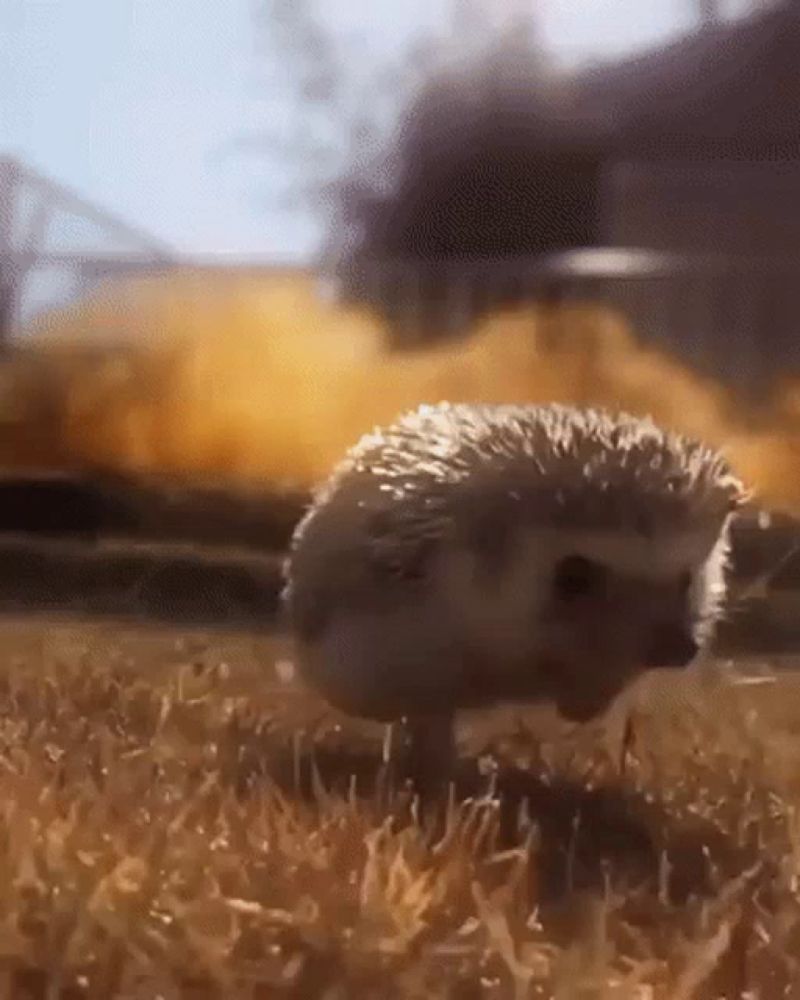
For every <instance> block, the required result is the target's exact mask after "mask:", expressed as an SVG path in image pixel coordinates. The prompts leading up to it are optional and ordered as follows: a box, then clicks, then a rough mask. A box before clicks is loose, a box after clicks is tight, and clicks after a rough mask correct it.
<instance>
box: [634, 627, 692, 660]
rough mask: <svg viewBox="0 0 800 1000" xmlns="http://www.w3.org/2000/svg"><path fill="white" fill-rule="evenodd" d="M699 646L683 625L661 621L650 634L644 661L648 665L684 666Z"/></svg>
mask: <svg viewBox="0 0 800 1000" xmlns="http://www.w3.org/2000/svg"><path fill="white" fill-rule="evenodd" d="M699 648H700V647H699V646H698V645H697V643H696V642H695V640H694V638H693V637H692V635H691V634H690V633H689V631H688V629H687V628H686V626H685V625H677V624H674V623H672V622H663V623H661V624H659V625H656V626H655V628H654V629H653V631H652V633H651V635H650V642H649V644H648V646H647V652H646V656H645V662H646V665H647V666H648V667H685V666H686V665H687V664H688V663H691V661H692V660H693V659H694V658H695V656H696V655H697V652H698V649H699Z"/></svg>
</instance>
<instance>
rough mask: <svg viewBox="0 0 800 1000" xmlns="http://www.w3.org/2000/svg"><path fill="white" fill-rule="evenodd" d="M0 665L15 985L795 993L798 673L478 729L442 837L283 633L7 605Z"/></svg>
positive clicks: (280, 992)
mask: <svg viewBox="0 0 800 1000" xmlns="http://www.w3.org/2000/svg"><path fill="white" fill-rule="evenodd" d="M0 649H2V657H0V810H2V820H1V821H0V877H2V884H3V886H4V890H3V893H2V895H0V995H2V996H8V997H14V998H20V1000H23V998H37V1000H38V998H43V1000H44V998H47V1000H49V998H56V997H58V998H71V1000H72V998H82V997H97V998H153V1000H154V998H156V997H164V998H165V1000H172V998H178V997H181V998H183V997H192V998H200V997H220V998H222V997H231V998H238V997H242V998H244V997H247V998H268V997H278V998H279V997H292V998H298V1000H299V998H302V1000H314V998H320V1000H321V998H326V1000H338V998H340V997H341V998H349V997H359V998H361V997H363V998H373V997H374V998H393V997H398V998H400V997H403V998H406V997H409V998H410V997H414V998H422V997H433V998H440V997H441V998H445V997H447V998H459V1000H460V998H472V997H474V998H478V997H481V998H483V997H486V998H495V997H497V998H506V997H508V998H514V1000H517V998H519V1000H521V998H527V997H560V998H570V1000H571V998H579V997H580V998H583V997H586V998H589V997H591V998H594V997H598V998H599V997H603V998H606V997H608V998H612V997H613V998H629V997H630V998H634V997H636V998H653V1000H655V998H661V997H664V998H669V1000H688V998H690V997H691V998H694V997H698V998H699V997H708V998H712V997H714V998H716V997H729V998H735V997H736V998H738V997H753V998H755V997H758V998H762V997H763V998H772V997H794V996H800V812H799V811H798V807H799V806H800V671H797V672H796V671H794V670H793V669H792V662H791V660H790V661H789V662H788V663H784V664H780V665H779V666H780V667H781V669H780V670H777V671H775V672H772V671H769V670H766V671H765V670H764V669H763V668H764V665H763V664H759V663H754V664H740V672H741V675H742V676H745V677H750V676H753V677H756V678H757V679H758V680H759V681H760V682H759V683H752V684H746V685H739V684H733V683H732V682H731V679H730V676H729V674H730V671H729V670H728V669H727V667H726V666H725V665H724V664H723V665H718V666H717V667H714V668H712V667H709V668H708V669H707V670H706V671H699V672H696V673H690V674H686V675H685V676H682V677H681V678H680V679H676V678H675V677H674V676H673V677H671V678H670V677H667V676H663V675H662V676H659V675H653V676H652V677H649V678H647V679H646V680H645V681H643V682H642V683H641V684H640V685H639V686H638V687H637V688H636V689H634V690H633V691H632V692H631V693H630V694H629V696H628V697H627V698H625V699H623V701H622V702H621V703H620V705H619V707H615V708H614V709H613V710H612V713H611V716H610V718H609V720H607V722H606V723H605V724H603V725H597V726H591V727H588V728H587V729H585V730H567V729H565V728H564V727H563V726H562V725H561V724H560V723H559V722H558V719H557V718H556V716H555V715H554V714H552V713H550V712H549V710H547V708H546V707H540V708H530V709H525V710H522V709H519V710H513V711H512V710H510V709H509V710H505V709H504V710H497V711H495V712H491V713H478V714H475V715H474V716H470V717H465V718H464V719H463V720H462V727H461V731H460V737H459V738H460V746H461V751H462V765H463V768H462V769H463V773H462V774H460V775H459V789H458V795H457V796H456V797H455V798H454V799H453V802H452V805H451V809H450V811H449V814H448V818H447V821H446V825H445V827H444V829H441V828H440V829H438V830H436V829H430V828H429V829H426V828H424V827H421V826H420V825H419V824H418V823H416V821H415V814H414V810H413V806H412V805H410V803H409V799H408V795H407V794H406V793H405V792H404V791H403V790H402V789H395V790H394V793H392V791H391V789H389V788H388V787H387V784H386V772H385V769H384V768H382V766H381V760H382V750H383V746H384V737H385V733H384V730H383V728H382V727H380V726H375V725H371V724H366V723H364V724H359V723H356V722H354V721H352V720H347V719H344V718H341V717H339V716H338V715H336V713H334V712H332V711H331V710H329V709H327V708H326V706H325V705H323V704H322V703H320V702H319V701H318V700H317V699H316V698H315V697H313V696H312V695H311V694H309V693H308V692H307V691H304V690H303V689H302V687H301V686H300V685H299V684H298V682H296V681H295V680H294V679H293V678H292V676H291V671H290V669H289V666H288V664H290V660H289V659H288V656H289V655H290V654H289V651H288V649H287V647H286V644H285V642H284V641H283V640H282V639H281V638H280V637H279V636H273V637H270V636H269V635H261V636H259V637H253V636H252V635H250V636H248V635H247V634H244V633H239V634H235V633H225V632H222V631H215V632H212V631H209V630H206V631H203V630H201V629H194V630H182V631H178V630H174V629H167V628H160V629H159V628H155V627H153V626H148V625H146V624H140V625H137V624H133V623H130V622H128V623H127V624H119V623H114V622H107V623H104V624H98V623H96V622H94V623H93V622H91V621H88V620H86V621H84V620H81V619H78V618H73V619H67V618H61V619H57V618H41V617H40V618H36V617H27V618H16V619H14V618H8V617H6V618H4V619H2V621H1V622H0ZM767 666H769V665H767ZM755 668H758V669H755ZM629 713H630V714H631V717H632V719H633V720H634V724H633V732H634V740H633V743H632V745H631V747H630V751H629V753H628V756H627V761H626V764H625V768H624V772H621V770H620V753H619V748H620V733H621V723H622V720H623V719H624V718H625V717H626V716H627V715H628V714H629Z"/></svg>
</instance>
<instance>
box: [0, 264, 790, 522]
mask: <svg viewBox="0 0 800 1000" xmlns="http://www.w3.org/2000/svg"><path fill="white" fill-rule="evenodd" d="M31 343H32V345H34V347H35V348H36V352H35V353H33V354H32V355H31V358H28V359H26V358H24V357H23V358H21V359H20V360H19V361H17V362H15V363H13V364H12V365H11V367H9V368H7V370H6V376H7V378H9V379H10V383H9V384H10V385H12V386H13V387H14V389H15V390H16V393H17V396H18V398H19V399H21V400H23V403H21V404H20V406H21V409H22V410H24V411H25V415H24V416H22V417H19V418H18V419H17V420H16V422H14V421H13V420H10V419H9V418H7V419H6V422H5V424H4V425H3V426H4V427H5V432H3V430H2V426H0V459H1V460H2V461H4V462H5V463H6V464H19V463H24V462H26V461H30V460H31V459H32V457H34V456H35V459H34V460H35V461H36V462H43V461H49V462H50V463H51V464H58V465H66V466H72V467H75V466H78V467H87V466H89V467H91V466H100V467H106V468H112V469H115V470H118V471H122V472H128V473H133V474H136V473H142V472H147V473H161V474H168V475H172V476H189V477H204V478H205V477H218V478H229V479H231V480H248V481H251V482H252V481H255V482H257V483H266V484H270V485H281V484H285V485H288V484H294V485H301V486H306V485H308V484H309V483H311V482H313V481H314V480H316V479H318V478H319V477H320V476H322V475H324V474H325V473H326V472H327V470H328V469H329V468H330V465H331V464H332V463H333V462H334V461H335V460H336V459H337V458H338V457H339V456H340V455H341V453H342V451H343V450H344V449H345V448H346V447H347V445H348V444H350V443H351V442H352V441H353V440H355V439H356V438H357V437H358V436H359V435H360V434H361V433H363V432H364V431H367V430H369V429H371V428H372V427H373V426H374V425H375V424H377V423H380V422H383V421H386V420H389V419H391V418H392V417H393V416H395V415H396V414H397V413H398V412H399V411H401V410H403V409H405V408H407V407H410V406H414V405H416V404H417V403H419V402H424V401H427V402H431V401H438V400H440V399H459V400H464V401H472V402H474V401H501V400H502V401H520V402H521V401H532V402H545V401H562V402H574V403H585V404H601V405H607V406H610V407H618V408H622V409H627V410H629V411H631V412H634V413H638V414H646V413H649V414H652V415H653V417H655V418H656V419H657V420H659V421H661V422H662V423H664V424H666V425H669V426H671V427H674V428H675V429H677V430H681V431H684V432H686V433H690V434H694V435H698V436H701V437H704V438H706V439H707V440H709V441H710V442H711V443H714V444H716V445H720V446H728V447H729V449H730V452H731V457H732V459H733V461H734V464H736V465H737V466H738V467H739V469H740V470H741V472H742V474H743V475H744V476H745V477H746V478H747V479H748V481H750V482H752V483H753V484H754V485H755V486H756V487H757V488H758V489H759V491H760V492H762V493H763V494H764V497H765V499H766V500H767V501H769V502H771V503H773V504H775V505H777V506H781V507H784V508H790V509H791V508H797V507H800V476H798V473H800V389H797V388H796V387H794V388H793V387H792V386H788V387H786V388H784V389H783V390H782V395H781V396H780V398H776V402H775V405H774V407H773V412H772V422H771V424H770V426H769V427H768V428H767V430H766V431H763V432H762V431H759V432H755V431H752V430H750V429H749V427H748V424H747V422H746V420H745V419H744V418H745V417H746V416H748V414H744V415H743V414H742V412H741V407H739V408H738V409H737V406H736V401H735V400H733V399H731V398H730V396H729V394H728V393H727V392H726V391H725V390H723V388H721V387H720V386H719V385H717V384H715V383H714V382H712V381H711V380H708V379H704V378H700V377H698V376H697V375H695V374H693V373H691V372H690V371H689V370H688V369H686V368H685V367H684V366H682V365H681V364H679V363H678V362H676V361H673V360H671V359H669V358H667V357H665V356H663V355H661V354H659V353H658V352H655V351H652V350H649V349H645V348H643V347H642V346H641V345H640V344H638V343H637V341H636V338H635V337H634V335H633V332H632V331H631V330H630V329H629V328H628V327H627V325H626V324H625V322H624V320H623V319H622V318H621V317H620V316H619V315H617V314H615V313H614V312H612V311H611V310H609V309H607V308H605V307H602V306H597V305H592V304H572V305H565V306H560V307H544V306H531V307H528V308H524V309H519V310H515V311H508V312H505V313H502V314H498V315H496V316H494V317H493V318H490V319H489V320H487V321H485V322H483V323H481V324H479V325H478V327H477V328H476V329H475V331H474V332H473V335H472V336H471V337H470V338H469V339H467V340H465V341H464V342H461V343H458V344H456V345H447V346H445V347H438V348H435V349H428V350H424V351H423V350H420V351H416V352H411V353H405V354H395V355H388V354H386V353H384V351H383V347H382V345H383V343H384V331H383V330H382V328H381V326H380V324H379V323H378V321H377V320H376V319H375V318H374V317H371V316H370V315H368V314H367V313H366V312H364V311H356V310H351V309H344V308H341V307H338V306H336V305H334V304H332V303H329V302H326V301H325V300H324V299H322V298H321V297H320V296H319V295H318V294H317V293H316V290H315V287H314V283H313V280H312V279H311V278H310V277H308V276H302V277H282V278H277V279H274V280H272V281H266V282H265V281H264V280H263V279H255V278H252V277H248V276H246V275H245V276H242V275H225V276H223V277H219V278H218V277H214V278H212V279H210V278H209V277H208V276H206V275H197V274H195V273H192V272H186V273H183V274H178V275H177V276H171V277H170V278H169V279H168V280H164V279H161V280H154V279H149V280H144V281H139V282H134V283H129V284H126V285H124V286H120V285H116V286H114V296H113V297H112V296H110V295H98V296H96V297H94V298H93V299H91V300H89V301H87V302H84V303H81V304H80V305H79V306H77V307H73V308H72V309H69V310H64V311H62V312H60V313H58V314H53V315H50V316H48V317H47V318H46V320H45V321H43V322H42V323H40V324H39V326H38V328H37V329H36V330H34V331H33V334H32V340H31ZM104 345H114V349H113V350H112V349H110V347H108V346H104ZM45 389H46V391H45ZM45 403H46V404H47V406H45Z"/></svg>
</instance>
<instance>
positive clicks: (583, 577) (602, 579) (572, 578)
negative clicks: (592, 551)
mask: <svg viewBox="0 0 800 1000" xmlns="http://www.w3.org/2000/svg"><path fill="white" fill-rule="evenodd" d="M606 578H607V571H606V569H605V567H604V566H601V565H600V563H596V562H592V560H591V559H586V558H585V556H578V555H573V556H566V557H565V558H564V559H562V560H561V561H560V562H559V563H558V564H557V565H556V569H555V575H554V578H553V590H554V591H555V594H556V597H558V598H560V599H561V600H564V601H571V600H575V598H577V597H589V596H591V595H593V594H600V593H602V592H603V590H604V589H605V584H606Z"/></svg>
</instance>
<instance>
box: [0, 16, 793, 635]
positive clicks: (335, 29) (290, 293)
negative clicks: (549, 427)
mask: <svg viewBox="0 0 800 1000" xmlns="http://www.w3.org/2000/svg"><path fill="white" fill-rule="evenodd" d="M0 46H2V55H1V57H0V92H2V95H3V97H2V102H1V103H0V108H2V114H1V115H0V347H1V349H2V361H1V362H0V470H1V471H2V478H0V536H2V537H5V538H7V539H12V538H13V539H16V541H15V542H14V544H20V543H19V536H20V535H23V536H26V537H29V538H30V537H35V538H39V539H41V538H45V537H46V538H47V539H49V540H52V539H53V538H54V537H56V536H58V537H59V538H61V537H71V538H73V539H75V538H77V539H78V540H79V541H81V542H82V543H86V542H89V543H91V545H92V546H96V544H97V541H98V538H102V539H107V538H116V539H125V540H127V541H126V544H128V546H129V547H130V545H131V544H133V542H134V541H136V542H137V543H140V544H146V545H148V546H150V547H151V549H152V546H154V545H156V544H167V543H169V544H177V543H181V544H191V545H192V546H195V548H196V547H197V546H201V547H202V548H203V551H204V553H205V554H206V555H207V556H208V554H209V553H217V554H218V555H219V554H220V553H222V552H223V550H224V551H226V552H228V551H230V550H232V549H236V550H237V551H238V552H239V556H240V557H241V556H242V553H249V554H252V553H254V552H257V553H273V554H274V553H280V552H282V551H283V549H284V548H285V544H286V541H287V538H288V534H289V532H290V530H291V527H292V525H293V524H294V523H295V521H296V519H297V517H298V516H299V512H300V511H301V510H302V507H303V504H304V503H305V502H306V501H307V497H308V491H309V490H310V488H311V486H312V485H313V483H314V482H315V481H317V480H318V479H319V478H321V477H322V476H324V475H325V474H326V473H327V472H328V470H329V469H330V467H331V464H332V463H333V462H334V461H335V460H336V459H337V458H338V457H339V456H340V455H341V453H342V451H343V450H344V449H345V448H346V447H347V446H348V445H349V444H350V443H352V441H353V440H355V439H356V438H357V437H358V436H359V435H360V434H361V433H363V432H365V431H368V430H370V429H371V428H372V427H373V426H374V425H375V424H376V423H379V422H382V421H385V420H390V419H392V418H393V417H394V416H395V415H396V414H397V413H398V412H399V411H401V410H403V409H405V408H407V407H410V406H414V405H416V404H417V403H419V402H423V401H428V402H431V401H438V400H441V399H451V400H455V399H458V400H468V401H478V400H485V401H534V402H546V401H552V400H558V401H564V402H575V403H581V404H602V405H607V406H612V407H619V408H624V409H627V410H629V411H632V412H634V413H640V414H652V415H653V416H654V417H656V418H657V419H658V420H660V421H662V422H663V423H665V424H668V425H670V426H671V427H674V428H675V429H677V430H680V431H684V432H687V433H691V434H694V435H699V436H702V437H704V438H706V439H708V440H709V441H710V442H711V443H713V444H716V445H718V446H721V447H724V448H726V449H727V451H728V453H729V455H730V458H731V460H732V462H733V464H734V465H735V467H736V468H737V470H738V471H739V472H740V474H741V475H742V476H743V477H744V478H745V479H746V480H747V481H748V482H749V483H750V484H751V485H752V487H753V489H754V491H755V502H754V506H753V511H752V514H751V515H750V516H749V517H748V518H745V519H743V522H742V527H741V528H740V533H739V536H738V537H739V542H738V543H737V544H738V545H739V549H738V550H737V551H738V552H739V553H740V559H739V563H738V566H739V568H740V571H741V573H742V574H744V576H745V577H747V578H748V579H749V580H750V581H751V582H752V580H753V579H755V578H756V577H757V576H758V573H761V572H762V571H764V569H765V567H766V568H770V567H772V568H773V569H775V568H776V567H777V568H779V569H780V571H781V572H782V573H784V579H788V578H790V577H792V574H791V573H789V574H788V577H787V575H786V573H785V572H784V570H785V564H786V563H787V560H788V561H789V562H791V561H792V560H791V557H792V556H793V554H794V551H795V546H796V545H797V544H798V542H799V541H800V534H799V533H798V531H797V528H796V522H795V516H796V514H797V512H798V509H800V343H798V338H797V333H796V328H797V321H798V316H799V315H800V214H798V212H797V210H796V205H797V204H798V203H799V202H800V110H798V109H800V0H736V2H734V0H728V2H726V0H652V2H651V3H649V4H647V5H642V4H641V3H640V2H638V0H594V2H593V3H591V4H586V3H578V2H574V0H539V2H536V0H483V2H477V0H428V2H423V0H405V2H404V3H402V4H401V3H397V2H394V0H381V2H377V0H373V2H371V3H367V2H365V0H347V2H346V3H345V2H344V0H249V2H246V0H236V2H230V3H227V4H218V3H212V2H211V0H119V2H117V3H115V4H113V5H104V6H98V5H97V4H95V3H93V2H91V0H73V2H72V3H71V4H69V5H64V4H59V3H57V2H56V0H4V3H3V5H2V8H1V9H0ZM9 544H10V542H9ZM15 551H16V550H15ZM208 557H209V558H211V557H210V556H208ZM159 558H160V559H161V558H162V557H161V556H159ZM164 558H166V557H164ZM170 558H172V557H170ZM215 558H216V556H215ZM219 558H222V556H221V555H219ZM15 560H16V562H15V565H17V564H18V562H19V559H18V554H17V556H15ZM795 562H797V560H795ZM173 563H174V560H173ZM159 565H161V564H160V563H159ZM171 565H172V563H171ZM131 572H133V571H131ZM59 574H60V575H61V579H62V582H63V580H64V579H66V578H67V576H68V574H66V570H65V569H64V566H63V565H62V566H61V568H60V569H59V572H58V573H56V574H55V576H59ZM748 574H749V575H748ZM30 575H31V579H34V578H35V577H36V576H37V574H36V573H32V574H30ZM45 575H46V576H48V577H53V574H52V573H50V572H47V573H46V574H45ZM794 576H795V577H797V578H798V582H800V566H798V567H797V570H796V571H795V573H794ZM248 579H251V578H248ZM270 579H272V578H270ZM776 579H777V577H776V576H775V574H774V573H773V574H772V575H771V576H770V582H771V585H772V584H775V580H776ZM15 585H16V584H15ZM31 586H33V584H31ZM63 586H66V584H63ZM71 586H73V589H74V588H75V587H77V584H76V583H75V582H74V580H73V584H71ZM99 586H100V585H99V584H98V587H99ZM260 586H261V584H259V585H258V586H255V589H254V590H253V589H252V588H251V589H250V590H247V593H248V594H255V593H259V592H260V591H259V587H260ZM264 586H267V585H266V584H264ZM270 586H272V585H271V584H270ZM8 587H11V583H8ZM1 589H2V587H1V586H0V590H1ZM245 589H247V588H245ZM267 589H269V587H268V588H267ZM262 590H263V587H262ZM272 590H273V591H274V586H272ZM1 596H2V595H1V594H0V597H1ZM248 599H250V598H248ZM220 600H221V601H222V603H223V604H224V603H225V601H227V602H228V604H227V605H225V606H226V607H227V606H229V605H230V600H232V598H230V596H228V597H225V598H224V600H223V599H222V598H220ZM253 600H256V598H253ZM256 602H257V600H256ZM257 603H258V602H257ZM259 607H261V605H259ZM270 607H271V605H270ZM787 614H788V612H787ZM789 617H790V618H791V619H792V621H793V620H794V618H795V617H797V616H796V615H794V613H793V612H792V614H791V615H789Z"/></svg>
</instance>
